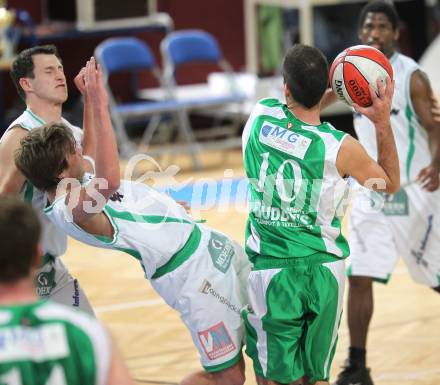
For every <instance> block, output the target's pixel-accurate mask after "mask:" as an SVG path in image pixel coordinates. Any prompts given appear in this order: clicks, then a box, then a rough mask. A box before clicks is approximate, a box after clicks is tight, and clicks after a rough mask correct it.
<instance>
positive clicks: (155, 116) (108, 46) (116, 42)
mask: <svg viewBox="0 0 440 385" xmlns="http://www.w3.org/2000/svg"><path fill="white" fill-rule="evenodd" d="M95 57H96V59H97V61H98V63H100V64H101V65H102V69H103V74H104V80H105V82H106V86H107V89H108V93H109V104H110V112H111V116H112V120H113V124H114V127H115V131H116V135H117V139H118V143H119V146H120V151H121V154H122V155H123V156H130V155H132V154H133V153H134V152H135V147H134V146H133V143H132V142H131V141H130V140H129V138H128V135H127V132H126V129H125V124H126V123H127V122H129V121H130V120H139V119H140V118H145V119H149V123H148V126H147V128H146V129H145V131H144V134H143V137H142V140H141V143H143V144H147V145H148V144H149V143H150V140H151V138H152V136H153V134H154V132H155V130H156V129H157V128H158V127H159V125H160V123H161V120H162V117H163V116H164V114H170V113H171V114H177V115H180V114H179V109H180V108H181V106H180V104H179V103H178V102H177V101H176V100H172V99H170V98H167V99H165V100H162V101H134V102H129V103H118V102H117V101H116V98H115V96H114V94H113V92H112V90H111V88H110V85H109V77H110V75H112V74H114V73H118V72H129V73H137V72H139V71H141V70H147V71H150V72H151V73H152V74H153V76H154V77H155V78H156V79H157V80H158V83H159V85H160V86H162V79H161V73H160V70H159V68H158V67H157V65H156V61H155V59H154V56H153V54H152V52H151V50H150V48H149V47H148V46H147V45H146V44H145V43H144V42H143V41H141V40H139V39H137V38H134V37H122V38H110V39H107V40H105V41H103V42H102V43H100V44H99V45H98V46H97V47H96V49H95ZM134 83H135V87H136V88H137V82H134ZM181 124H182V123H181Z"/></svg>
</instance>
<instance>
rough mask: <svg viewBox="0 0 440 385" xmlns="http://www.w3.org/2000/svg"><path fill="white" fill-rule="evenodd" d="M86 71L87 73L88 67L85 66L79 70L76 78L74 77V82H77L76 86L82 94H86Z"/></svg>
mask: <svg viewBox="0 0 440 385" xmlns="http://www.w3.org/2000/svg"><path fill="white" fill-rule="evenodd" d="M85 73H86V67H83V68H81V70H80V71H79V73H78V75H76V76H75V78H74V79H73V83H74V84H75V86H76V88H78V90H79V92H80V93H81V95H82V96H85V93H86V84H85V82H84V76H85Z"/></svg>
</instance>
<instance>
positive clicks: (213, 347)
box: [198, 322, 237, 360]
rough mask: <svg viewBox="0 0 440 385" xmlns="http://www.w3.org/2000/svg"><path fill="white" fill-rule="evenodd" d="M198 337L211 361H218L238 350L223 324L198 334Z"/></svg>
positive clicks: (220, 323)
mask: <svg viewBox="0 0 440 385" xmlns="http://www.w3.org/2000/svg"><path fill="white" fill-rule="evenodd" d="M198 337H199V341H200V344H201V345H202V348H203V350H204V351H205V354H206V355H207V356H208V358H209V359H210V360H216V359H217V358H220V357H223V356H225V355H227V354H229V353H230V352H233V351H234V350H236V349H237V348H236V346H235V344H234V342H233V341H232V339H231V337H230V335H229V333H228V330H227V328H226V326H225V324H224V323H223V322H219V323H218V324H216V325H214V326H212V327H210V328H209V329H207V330H203V331H200V332H198Z"/></svg>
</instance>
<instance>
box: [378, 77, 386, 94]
mask: <svg viewBox="0 0 440 385" xmlns="http://www.w3.org/2000/svg"><path fill="white" fill-rule="evenodd" d="M385 84H386V83H384V79H377V80H376V85H377V91H378V94H379V98H381V97H382V96H384V94H385Z"/></svg>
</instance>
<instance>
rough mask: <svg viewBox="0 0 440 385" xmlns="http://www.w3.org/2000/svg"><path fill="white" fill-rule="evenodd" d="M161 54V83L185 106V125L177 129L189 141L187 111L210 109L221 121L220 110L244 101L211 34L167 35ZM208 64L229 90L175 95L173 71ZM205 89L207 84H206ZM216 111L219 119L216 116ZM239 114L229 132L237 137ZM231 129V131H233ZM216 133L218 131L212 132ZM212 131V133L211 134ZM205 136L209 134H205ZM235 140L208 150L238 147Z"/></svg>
mask: <svg viewBox="0 0 440 385" xmlns="http://www.w3.org/2000/svg"><path fill="white" fill-rule="evenodd" d="M161 52H162V57H163V63H164V82H165V86H166V87H167V89H168V91H169V95H171V97H173V98H174V99H175V100H179V102H180V103H182V104H184V106H185V110H184V112H185V114H186V117H185V119H183V121H184V122H186V124H185V125H183V126H181V127H180V128H181V130H182V131H183V134H184V135H185V136H186V137H187V138H189V140H191V141H195V139H194V138H195V135H194V132H193V130H192V127H191V125H190V123H189V119H188V113H189V112H191V111H195V112H198V111H202V112H204V113H206V111H207V110H209V109H211V110H214V111H215V112H214V114H215V113H216V114H217V115H216V116H217V117H220V118H221V111H222V110H221V107H224V106H228V105H229V106H234V107H237V108H240V105H241V103H242V102H244V101H245V99H246V96H245V95H244V94H243V93H240V92H239V91H238V90H237V87H236V86H235V80H234V76H233V72H232V67H231V65H230V64H229V63H228V62H227V61H226V60H225V58H224V57H223V54H222V51H221V49H220V47H219V45H218V43H217V40H216V39H215V37H214V36H212V35H211V34H209V33H207V32H205V31H202V30H182V31H175V32H171V33H169V34H168V35H167V36H165V38H164V39H163V40H162V42H161ZM200 63H210V64H215V65H216V66H217V67H218V68H220V69H221V70H222V72H223V73H224V75H225V77H226V78H227V83H228V84H229V91H228V92H225V93H221V94H209V93H205V94H204V93H202V94H200V95H197V96H188V97H187V98H185V97H182V96H181V95H179V87H180V86H179V85H178V84H177V81H176V72H177V71H178V70H179V68H181V67H183V66H188V65H193V64H196V65H197V64H200ZM206 86H207V85H206ZM178 95H179V96H178ZM219 111H220V116H219ZM239 120H240V118H239V114H238V113H237V114H235V119H234V120H233V123H232V125H231V126H229V127H228V128H229V132H230V133H231V135H233V134H234V133H235V134H237V130H238V127H237V126H238V124H239ZM234 127H235V128H234ZM226 130H227V128H226V127H225V128H223V129H221V130H220V132H227V131H226ZM212 131H215V132H219V130H212ZM215 132H214V133H215ZM207 137H209V135H207ZM236 139H239V138H237V137H236V138H227V139H226V140H223V141H215V142H211V147H223V148H224V147H233V146H237V144H238V145H239V140H236Z"/></svg>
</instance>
